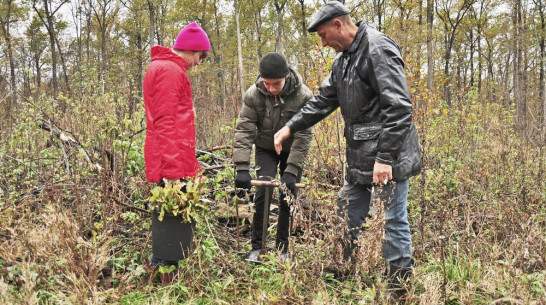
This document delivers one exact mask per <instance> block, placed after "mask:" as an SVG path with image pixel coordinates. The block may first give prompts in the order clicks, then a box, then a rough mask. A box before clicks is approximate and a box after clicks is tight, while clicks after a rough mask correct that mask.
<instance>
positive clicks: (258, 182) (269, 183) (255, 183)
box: [250, 180, 307, 188]
mask: <svg viewBox="0 0 546 305" xmlns="http://www.w3.org/2000/svg"><path fill="white" fill-rule="evenodd" d="M250 184H252V186H272V187H279V186H280V185H281V183H280V182H272V181H262V180H251V181H250ZM296 187H297V188H306V187H307V184H305V183H296Z"/></svg>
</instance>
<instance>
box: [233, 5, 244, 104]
mask: <svg viewBox="0 0 546 305" xmlns="http://www.w3.org/2000/svg"><path fill="white" fill-rule="evenodd" d="M234 6H235V25H236V27H237V56H238V58H239V87H240V90H241V98H240V100H241V103H242V100H243V95H244V94H245V82H244V79H243V75H244V70H243V49H242V47H241V30H240V27H239V8H238V1H237V0H235V1H234ZM236 104H237V105H238V103H236ZM237 112H239V109H238V108H237Z"/></svg>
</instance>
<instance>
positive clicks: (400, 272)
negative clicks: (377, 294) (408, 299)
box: [387, 264, 413, 302]
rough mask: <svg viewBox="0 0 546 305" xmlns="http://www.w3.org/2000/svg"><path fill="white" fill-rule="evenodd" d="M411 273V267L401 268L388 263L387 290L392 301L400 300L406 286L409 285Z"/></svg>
mask: <svg viewBox="0 0 546 305" xmlns="http://www.w3.org/2000/svg"><path fill="white" fill-rule="evenodd" d="M412 273H413V268H412V267H406V268H402V267H398V266H395V265H393V264H390V266H389V275H388V278H387V291H388V292H389V294H390V296H391V298H392V299H393V300H394V301H396V302H399V301H402V300H403V299H404V297H405V296H406V292H407V286H408V285H409V282H410V281H409V279H410V277H411V275H412Z"/></svg>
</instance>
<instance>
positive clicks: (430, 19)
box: [427, 0, 434, 90]
mask: <svg viewBox="0 0 546 305" xmlns="http://www.w3.org/2000/svg"><path fill="white" fill-rule="evenodd" d="M433 23H434V0H427V89H428V90H432V87H433V85H434V45H433V40H432V25H433Z"/></svg>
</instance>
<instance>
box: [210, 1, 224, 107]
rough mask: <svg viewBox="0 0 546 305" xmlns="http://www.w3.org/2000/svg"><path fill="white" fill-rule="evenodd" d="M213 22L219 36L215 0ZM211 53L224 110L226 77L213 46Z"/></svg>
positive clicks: (219, 57)
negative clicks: (216, 69) (216, 71)
mask: <svg viewBox="0 0 546 305" xmlns="http://www.w3.org/2000/svg"><path fill="white" fill-rule="evenodd" d="M214 23H215V29H216V36H217V37H221V34H220V25H219V20H218V6H217V3H216V1H214ZM213 54H214V64H215V66H216V67H218V78H219V80H220V93H221V97H220V98H221V99H222V110H223V111H225V110H226V99H227V88H226V77H225V75H224V69H222V62H221V59H222V58H221V56H220V55H219V54H217V53H216V51H215V49H214V48H213Z"/></svg>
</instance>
